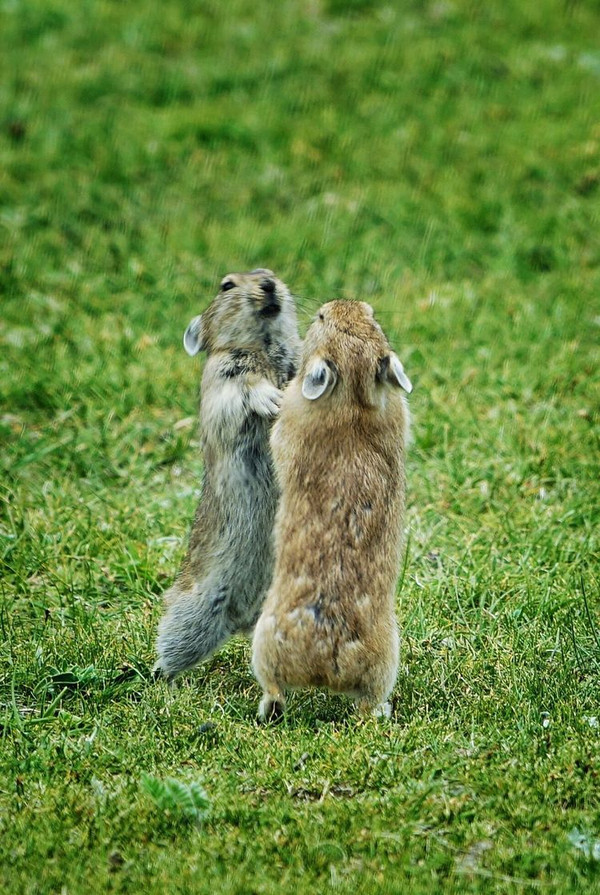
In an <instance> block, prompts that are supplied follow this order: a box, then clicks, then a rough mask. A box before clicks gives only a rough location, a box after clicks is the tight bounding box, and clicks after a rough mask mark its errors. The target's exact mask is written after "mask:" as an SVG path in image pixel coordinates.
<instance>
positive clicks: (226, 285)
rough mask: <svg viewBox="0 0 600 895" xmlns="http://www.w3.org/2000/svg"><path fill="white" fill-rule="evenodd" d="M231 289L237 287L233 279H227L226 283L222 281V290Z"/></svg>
mask: <svg viewBox="0 0 600 895" xmlns="http://www.w3.org/2000/svg"><path fill="white" fill-rule="evenodd" d="M230 289H235V283H234V282H233V280H225V282H224V283H221V292H229V290H230Z"/></svg>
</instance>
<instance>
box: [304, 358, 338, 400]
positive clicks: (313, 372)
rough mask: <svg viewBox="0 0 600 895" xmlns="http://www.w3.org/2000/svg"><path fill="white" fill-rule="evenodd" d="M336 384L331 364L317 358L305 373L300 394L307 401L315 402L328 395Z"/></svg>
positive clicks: (335, 374)
mask: <svg viewBox="0 0 600 895" xmlns="http://www.w3.org/2000/svg"><path fill="white" fill-rule="evenodd" d="M336 382H337V373H336V371H335V368H334V366H333V364H330V363H327V361H324V360H322V359H321V358H320V357H318V358H317V359H316V360H314V361H313V362H312V364H311V366H310V367H309V368H308V370H307V372H306V376H305V377H304V379H303V381H302V394H303V395H304V397H305V398H307V399H308V400H309V401H316V399H317V398H322V397H323V395H325V394H328V393H329V392H330V391H331V390H332V388H333V387H334V385H335V384H336Z"/></svg>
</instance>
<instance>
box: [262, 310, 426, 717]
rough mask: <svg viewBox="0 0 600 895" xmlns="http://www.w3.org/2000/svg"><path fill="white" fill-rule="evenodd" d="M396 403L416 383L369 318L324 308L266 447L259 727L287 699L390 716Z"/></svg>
mask: <svg viewBox="0 0 600 895" xmlns="http://www.w3.org/2000/svg"><path fill="white" fill-rule="evenodd" d="M401 389H404V390H405V391H407V392H410V391H411V390H412V386H411V383H410V380H409V379H408V377H407V376H406V374H405V372H404V369H403V367H402V364H401V363H400V361H399V359H398V357H397V356H396V355H395V354H394V353H393V352H392V350H391V348H390V346H389V343H388V341H387V339H386V337H385V335H384V334H383V332H382V330H381V327H380V326H379V324H378V323H377V322H376V321H375V318H374V316H373V309H372V308H371V307H370V305H368V304H366V303H365V302H354V301H333V302H329V303H328V304H326V305H324V306H323V307H322V308H321V310H320V311H319V312H318V314H317V316H316V318H315V320H314V322H313V323H312V325H311V326H310V328H309V330H308V333H307V335H306V339H305V342H304V348H303V351H302V359H301V365H300V369H299V372H298V375H297V376H296V378H295V379H294V380H293V381H292V382H291V383H290V385H289V386H288V388H287V389H286V391H285V394H284V396H283V400H282V403H281V410H280V414H279V417H278V419H277V422H276V423H275V425H274V427H273V431H272V434H271V448H272V452H273V461H274V464H275V471H276V475H277V478H278V481H279V485H280V488H281V498H280V503H279V508H278V511H277V516H276V522H275V569H274V573H273V581H272V583H271V587H270V589H269V591H268V593H267V597H266V599H265V603H264V605H263V609H262V613H261V615H260V618H259V620H258V622H257V624H256V628H255V631H254V640H253V654H252V665H253V669H254V673H255V675H256V677H257V679H258V682H259V683H260V685H261V686H262V688H263V691H264V695H263V699H262V701H261V704H260V708H259V716H260V717H261V718H262V719H263V720H268V719H270V718H275V717H277V716H278V715H280V714H282V712H283V710H284V706H285V691H286V689H287V688H294V687H305V686H315V687H327V688H329V689H331V690H334V691H336V692H339V693H346V694H348V695H350V696H353V697H354V698H355V699H356V701H357V704H358V707H359V709H360V710H361V711H362V712H372V713H374V714H385V715H389V714H390V712H391V707H390V705H389V703H387V701H386V700H387V698H388V696H389V694H390V693H391V691H392V688H393V686H394V683H395V680H396V674H397V670H398V647H399V637H398V627H397V622H396V616H395V606H394V604H395V586H396V580H397V575H398V568H399V562H400V551H401V536H402V524H403V517H404V503H405V471H404V459H405V448H406V441H407V434H408V426H409V414H408V407H407V405H406V401H405V399H404V396H403V395H402V394H401Z"/></svg>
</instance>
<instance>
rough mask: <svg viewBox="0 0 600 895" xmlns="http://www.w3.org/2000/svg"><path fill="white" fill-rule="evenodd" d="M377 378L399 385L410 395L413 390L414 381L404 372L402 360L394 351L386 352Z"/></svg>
mask: <svg viewBox="0 0 600 895" xmlns="http://www.w3.org/2000/svg"><path fill="white" fill-rule="evenodd" d="M377 378H378V379H379V381H380V382H391V384H392V385H399V386H400V388H403V389H404V391H405V392H406V393H407V394H409V395H410V393H411V392H412V388H413V387H412V382H411V381H410V379H409V378H408V376H407V375H406V373H405V372H404V367H403V366H402V361H401V360H400V358H399V357H398V355H397V354H394V353H393V352H392V353H391V354H386V355H385V357H382V358H381V360H380V361H379V365H378V368H377Z"/></svg>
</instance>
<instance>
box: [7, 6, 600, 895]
mask: <svg viewBox="0 0 600 895" xmlns="http://www.w3.org/2000/svg"><path fill="white" fill-rule="evenodd" d="M599 28H600V8H599V7H598V4H597V3H596V2H592V0H589V2H583V0H581V2H570V3H566V2H562V0H561V2H558V0H556V2H554V0H541V2H536V3H534V2H533V0H525V2H519V3H517V2H516V0H507V2H499V0H496V2H492V3H487V4H483V3H476V2H467V0H453V2H448V3H445V2H442V3H433V2H432V3H422V2H417V0H407V2H406V3H402V4H392V3H385V2H368V0H353V2H346V3H343V2H340V0H281V2H278V3H264V4H261V3H249V2H247V0H229V2H227V3H219V2H216V0H215V2H213V0H209V2H205V3H201V4H200V3H198V4H184V3H183V2H175V0H167V2H164V3H162V4H153V3H150V2H149V0H140V2H137V3H135V4H134V3H131V4H127V3H117V2H111V0H97V2H93V0H84V2H80V3H67V2H66V0H1V2H0V290H1V297H0V303H1V304H0V395H1V408H0V468H1V475H2V479H1V489H2V504H1V508H0V509H1V515H0V551H1V553H0V556H1V560H0V562H1V563H2V567H1V579H0V733H1V740H0V743H1V745H0V883H1V885H2V890H3V891H4V892H7V893H11V895H12V893H31V895H33V893H36V895H37V893H44V895H45V893H48V895H50V893H68V895H77V893H89V892H124V893H125V892H126V893H135V895H137V893H140V892H144V893H148V895H153V893H163V892H166V891H167V892H194V893H200V892H207V893H208V892H223V893H226V895H228V893H234V892H237V893H287V892H290V893H291V892H294V893H296V892H304V891H312V892H327V891H332V892H333V891H336V892H347V893H363V892H364V893H371V892H378V891H380V892H389V893H396V892H397V893H406V892H410V893H417V895H418V893H430V892H438V891H444V892H456V893H463V892H467V893H484V892H491V891H498V892H511V893H513V892H533V891H542V892H556V893H565V892H568V893H571V892H588V891H589V892H592V891H597V890H598V889H599V888H600V860H598V854H597V852H598V850H599V848H600V847H598V846H597V847H596V857H594V845H595V844H597V842H598V840H599V839H600V728H599V727H598V726H597V725H598V719H600V615H599V613H600V572H599V568H600V565H599V530H600V527H599V523H600V511H599V505H600V504H599V497H600V494H599V491H600V488H599V478H600V463H599V458H600V450H599V449H600V373H599V370H600V350H599V344H600V213H599V212H600V204H599V197H600V52H599V50H598V41H597V35H598V32H599ZM258 265H267V266H269V267H272V268H273V269H274V270H276V271H277V272H278V273H279V274H280V275H281V276H282V277H283V278H284V279H285V280H286V281H287V282H289V284H290V286H291V288H292V289H293V291H294V292H295V294H296V295H297V296H298V304H299V307H300V311H301V318H302V321H303V326H304V325H305V324H306V322H307V320H308V318H309V316H310V314H311V313H312V312H313V310H314V308H315V307H316V306H318V304H319V303H320V302H322V301H325V300H328V299H330V298H333V297H339V296H343V297H360V298H364V299H366V300H368V301H370V302H371V303H372V304H373V305H374V307H375V308H376V310H377V312H378V315H379V319H380V320H381V321H382V323H383V325H384V326H385V328H386V330H387V332H388V333H389V335H390V338H391V339H392V341H393V343H394V346H395V347H396V348H397V350H398V352H399V354H400V356H401V357H402V360H403V362H404V364H405V367H406V369H407V372H408V374H409V375H410V377H411V379H412V381H413V383H414V385H415V389H414V392H413V395H412V396H411V408H412V411H413V415H414V420H415V422H414V436H415V438H414V445H413V447H412V452H411V455H410V460H409V469H408V477H409V488H410V495H409V512H408V520H407V521H408V532H409V534H408V549H407V561H406V567H405V571H404V573H403V575H402V581H401V585H400V586H399V591H398V594H399V596H398V614H399V619H400V622H401V627H402V630H403V644H404V645H403V655H402V669H401V674H400V676H399V680H398V685H397V689H396V691H395V694H394V715H393V719H392V720H391V721H390V722H379V723H377V722H374V721H373V722H366V723H365V722H361V721H359V720H357V718H356V717H355V716H354V715H353V713H352V711H351V709H350V708H349V706H348V704H347V703H345V702H344V701H343V700H342V699H338V698H335V697H332V696H328V695H326V694H322V693H317V692H314V693H312V692H306V693H305V692H303V693H298V694H295V695H294V696H293V697H292V698H291V700H290V711H289V717H288V718H287V720H286V721H285V722H284V723H283V724H282V725H281V726H279V727H277V728H274V729H263V728H260V727H258V726H257V724H256V722H255V714H256V708H257V703H258V699H259V695H260V693H259V689H258V686H257V685H256V683H255V682H254V680H253V678H252V675H251V673H250V670H249V649H248V645H247V644H246V643H244V642H241V641H240V642H233V643H231V644H230V645H229V646H227V647H226V648H225V649H224V650H223V651H222V652H220V653H219V654H218V655H217V656H215V657H214V658H213V659H212V660H211V661H210V662H209V663H208V664H207V665H206V666H205V667H203V668H201V669H198V670H197V671H196V672H194V673H191V674H189V675H187V676H186V677H185V678H184V679H183V681H182V682H181V684H180V686H179V688H178V690H177V691H176V692H175V693H171V692H170V691H169V690H168V688H167V687H166V686H164V685H162V684H161V685H157V684H154V683H152V681H151V676H150V668H151V666H152V663H153V660H154V655H153V642H154V637H155V630H156V624H157V621H158V617H159V615H160V611H161V606H160V603H161V599H160V595H161V593H162V591H163V590H164V588H165V587H166V586H167V585H168V583H169V582H170V581H171V580H172V578H173V576H174V574H175V572H176V570H177V566H178V562H179V560H180V558H181V555H182V552H183V550H184V547H185V540H186V537H187V532H188V528H189V524H190V522H191V519H192V515H193V511H194V506H195V503H196V500H197V490H198V485H199V480H200V475H201V458H200V456H199V451H198V449H197V440H196V438H197V433H196V429H195V425H194V423H193V421H190V419H189V418H190V417H193V416H194V414H195V412H196V401H197V395H196V392H197V381H198V378H199V372H200V369H199V365H198V364H197V363H195V362H191V361H190V360H189V359H188V358H186V356H185V354H184V352H183V350H182V348H181V334H182V332H183V330H184V328H185V326H186V325H187V323H188V321H189V319H190V318H191V317H192V316H193V315H194V314H195V313H198V311H199V310H201V309H202V308H203V307H204V306H205V304H206V303H207V302H208V300H209V299H210V298H211V297H212V295H213V294H214V291H215V287H216V283H217V282H218V280H219V278H220V277H221V276H222V275H223V274H224V273H226V272H227V271H229V270H236V269H249V268H251V267H253V266H258ZM594 719H596V720H594ZM173 779H174V780H176V781H178V782H179V783H181V784H184V786H183V787H182V786H179V787H178V786H177V784H170V783H169V782H168V781H169V780H173ZM148 780H151V781H153V782H152V784H151V785H150V784H149V783H148ZM161 781H163V783H161ZM194 783H196V784H199V786H201V787H202V788H203V789H204V790H205V792H206V795H207V798H208V800H209V802H210V808H209V811H208V815H207V816H206V817H204V809H197V810H196V809H194V806H193V805H192V807H190V805H191V802H190V798H191V796H189V793H190V792H200V790H196V789H194V788H193V787H192V788H191V789H190V788H189V786H188V785H191V784H194ZM161 787H162V789H161ZM169 787H170V789H169ZM167 791H168V794H169V793H170V795H168V798H167V797H166V796H164V793H165V792H167ZM161 792H162V793H163V796H164V797H161ZM152 793H154V795H153V794H152ZM186 793H188V795H186ZM194 804H195V803H194ZM194 811H195V812H196V813H194ZM576 831H578V832H576ZM579 834H582V835H583V836H584V839H583V840H581V839H578V838H577V837H578V835H579ZM578 845H579V846H580V847H578Z"/></svg>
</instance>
